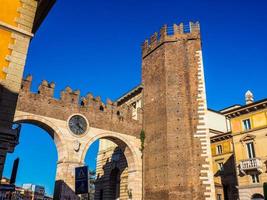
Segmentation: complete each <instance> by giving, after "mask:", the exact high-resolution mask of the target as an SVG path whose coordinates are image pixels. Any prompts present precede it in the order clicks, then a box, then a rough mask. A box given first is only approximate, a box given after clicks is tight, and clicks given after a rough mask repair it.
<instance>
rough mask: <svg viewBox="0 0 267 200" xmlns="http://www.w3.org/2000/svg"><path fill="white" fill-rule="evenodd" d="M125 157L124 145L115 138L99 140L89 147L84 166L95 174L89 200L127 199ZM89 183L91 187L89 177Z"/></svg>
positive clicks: (126, 153) (126, 163)
mask: <svg viewBox="0 0 267 200" xmlns="http://www.w3.org/2000/svg"><path fill="white" fill-rule="evenodd" d="M127 155H128V157H129V152H128V150H127V148H126V145H125V144H124V143H123V142H121V141H119V140H118V139H115V138H109V137H106V138H101V139H98V140H96V141H95V142H93V143H92V144H91V145H90V148H89V149H88V151H87V154H86V157H85V164H86V165H88V166H89V171H92V170H93V171H94V172H95V173H94V175H95V176H94V184H93V187H92V186H89V188H93V189H94V194H91V199H94V200H104V199H110V200H118V199H120V200H124V199H125V200H128V199H129V195H128V193H129V188H128V162H127V159H126V157H127ZM128 160H131V158H128ZM90 182H91V185H92V181H90V177H89V184H90ZM89 193H90V192H89ZM92 196H93V198H92Z"/></svg>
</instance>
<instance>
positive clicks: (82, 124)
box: [68, 115, 88, 135]
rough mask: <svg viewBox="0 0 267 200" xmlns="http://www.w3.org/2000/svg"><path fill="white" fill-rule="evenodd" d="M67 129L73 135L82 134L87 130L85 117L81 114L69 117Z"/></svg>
mask: <svg viewBox="0 0 267 200" xmlns="http://www.w3.org/2000/svg"><path fill="white" fill-rule="evenodd" d="M68 125H69V129H70V130H71V132H72V133H74V134H75V135H82V134H84V133H85V132H86V131H87V126H88V124H87V121H86V119H85V118H84V117H83V116H81V115H73V116H72V117H71V118H70V119H69V123H68Z"/></svg>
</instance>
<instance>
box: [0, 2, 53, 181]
mask: <svg viewBox="0 0 267 200" xmlns="http://www.w3.org/2000/svg"><path fill="white" fill-rule="evenodd" d="M54 2H55V0H0V113H1V114H0V149H1V151H0V178H1V177H2V171H3V166H4V162H5V157H6V153H7V152H12V151H13V150H14V147H15V145H16V143H17V139H18V136H19V130H20V128H19V126H17V127H16V126H15V127H14V126H13V116H14V112H15V108H16V102H17V95H18V92H19V89H20V85H21V80H22V75H23V71H24V65H25V62H26V57H27V52H28V47H29V43H30V40H31V38H32V37H33V35H34V33H35V32H36V30H37V29H38V27H39V26H40V24H41V22H42V21H43V19H44V18H45V16H46V15H47V13H48V12H49V10H50V8H51V7H52V5H53V4H54Z"/></svg>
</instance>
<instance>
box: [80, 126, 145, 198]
mask: <svg viewBox="0 0 267 200" xmlns="http://www.w3.org/2000/svg"><path fill="white" fill-rule="evenodd" d="M90 132H92V133H93V132H94V131H93V130H92V131H90ZM98 139H107V140H110V141H112V142H114V143H115V144H117V145H118V146H119V147H120V148H122V149H124V155H125V157H126V160H127V164H128V190H129V191H131V193H132V199H133V200H141V198H142V159H141V152H140V149H139V148H140V140H139V139H138V138H136V137H133V136H127V135H124V134H120V133H114V132H108V131H101V132H100V133H98V134H94V136H93V137H91V138H90V139H89V141H88V142H87V143H86V144H85V147H84V150H83V152H82V156H81V161H80V162H81V163H83V162H84V159H85V156H86V153H87V151H88V149H89V148H90V146H91V145H92V144H93V143H94V142H95V141H96V140H98Z"/></svg>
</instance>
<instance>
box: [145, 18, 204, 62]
mask: <svg viewBox="0 0 267 200" xmlns="http://www.w3.org/2000/svg"><path fill="white" fill-rule="evenodd" d="M199 34H200V25H199V22H195V23H194V22H189V24H188V25H184V24H183V23H180V24H179V25H178V24H173V26H167V25H164V26H163V27H162V28H161V29H160V31H159V33H158V32H155V33H154V34H153V35H151V37H150V39H149V40H145V42H144V43H143V45H142V56H143V57H146V56H147V55H148V54H150V53H151V52H153V51H154V50H155V49H157V48H158V47H159V46H161V45H162V44H164V43H167V42H172V41H176V40H177V39H179V40H181V39H183V40H187V39H188V38H191V39H193V38H198V37H199Z"/></svg>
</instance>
